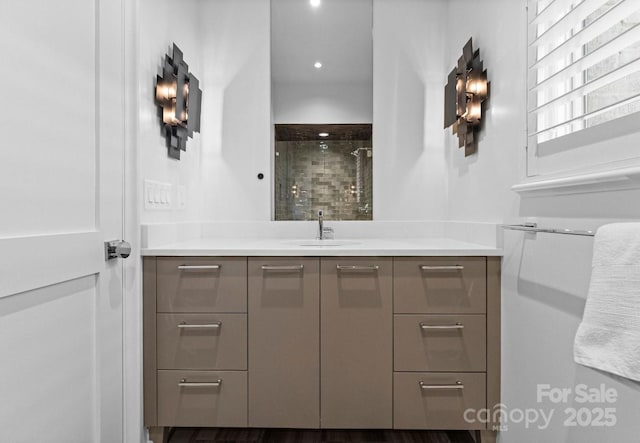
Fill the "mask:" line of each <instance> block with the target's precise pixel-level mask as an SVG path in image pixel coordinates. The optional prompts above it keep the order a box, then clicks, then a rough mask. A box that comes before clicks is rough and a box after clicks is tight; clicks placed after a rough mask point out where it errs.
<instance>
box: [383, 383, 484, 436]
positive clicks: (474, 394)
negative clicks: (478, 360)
mask: <svg viewBox="0 0 640 443" xmlns="http://www.w3.org/2000/svg"><path fill="white" fill-rule="evenodd" d="M393 380H394V412H393V416H394V428H396V429H484V428H485V426H484V424H483V423H476V422H472V423H469V422H467V421H466V420H465V419H464V411H465V410H467V409H468V408H472V409H475V410H476V411H478V410H480V409H482V408H485V407H486V393H485V385H486V381H485V374H483V373H453V372H450V373H437V374H433V373H405V372H396V373H394V374H393ZM469 415H470V416H474V415H475V414H469Z"/></svg>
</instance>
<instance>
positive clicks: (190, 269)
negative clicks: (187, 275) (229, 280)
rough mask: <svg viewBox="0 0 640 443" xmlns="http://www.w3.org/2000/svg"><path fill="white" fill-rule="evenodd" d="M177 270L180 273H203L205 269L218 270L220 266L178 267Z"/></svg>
mask: <svg viewBox="0 0 640 443" xmlns="http://www.w3.org/2000/svg"><path fill="white" fill-rule="evenodd" d="M178 269H180V270H181V271H203V270H207V269H212V270H215V269H220V265H180V266H178Z"/></svg>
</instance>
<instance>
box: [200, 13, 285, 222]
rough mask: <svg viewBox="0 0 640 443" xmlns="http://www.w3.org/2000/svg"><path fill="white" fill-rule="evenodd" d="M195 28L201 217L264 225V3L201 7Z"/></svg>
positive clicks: (267, 181)
mask: <svg viewBox="0 0 640 443" xmlns="http://www.w3.org/2000/svg"><path fill="white" fill-rule="evenodd" d="M200 28H201V29H202V32H201V35H200V44H201V48H202V51H203V62H204V63H203V68H204V69H203V72H204V73H203V76H202V78H203V95H202V159H201V164H200V171H201V174H202V195H201V206H202V217H203V219H206V220H269V219H270V218H271V182H272V181H273V177H272V176H271V129H270V121H271V117H270V114H271V91H270V86H271V81H270V62H269V30H270V24H269V2H267V1H263V0H243V1H233V0H219V1H218V0H217V1H205V2H201V10H200ZM258 173H263V174H264V179H263V180H258V178H257V175H258Z"/></svg>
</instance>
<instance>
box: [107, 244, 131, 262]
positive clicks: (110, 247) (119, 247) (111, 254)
mask: <svg viewBox="0 0 640 443" xmlns="http://www.w3.org/2000/svg"><path fill="white" fill-rule="evenodd" d="M129 255H131V245H130V244H129V243H128V242H126V241H124V240H112V241H107V242H104V258H105V260H107V261H109V260H111V259H114V258H118V257H122V258H127V257H129Z"/></svg>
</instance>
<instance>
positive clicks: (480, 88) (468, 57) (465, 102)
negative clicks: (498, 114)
mask: <svg viewBox="0 0 640 443" xmlns="http://www.w3.org/2000/svg"><path fill="white" fill-rule="evenodd" d="M488 97H489V82H488V81H487V71H486V70H484V69H483V64H482V60H480V50H479V49H477V50H476V51H475V52H474V50H473V43H472V41H471V39H469V41H468V42H467V44H466V45H464V48H463V49H462V56H461V57H460V58H459V59H458V66H456V67H455V68H454V69H453V70H452V71H451V73H450V74H449V78H448V80H447V85H446V86H445V88H444V127H445V128H448V127H449V126H452V125H453V126H452V128H451V129H452V132H453V133H454V134H457V135H458V147H459V148H461V147H463V146H464V155H465V157H467V156H469V155H471V154H473V153H474V152H476V151H477V149H478V137H477V134H478V132H479V131H480V122H481V120H482V116H483V115H482V114H483V106H482V104H483V102H484V101H485V100H486V99H487V98H488Z"/></svg>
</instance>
